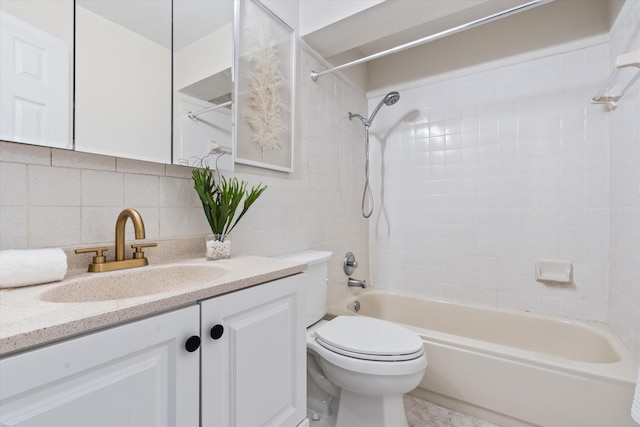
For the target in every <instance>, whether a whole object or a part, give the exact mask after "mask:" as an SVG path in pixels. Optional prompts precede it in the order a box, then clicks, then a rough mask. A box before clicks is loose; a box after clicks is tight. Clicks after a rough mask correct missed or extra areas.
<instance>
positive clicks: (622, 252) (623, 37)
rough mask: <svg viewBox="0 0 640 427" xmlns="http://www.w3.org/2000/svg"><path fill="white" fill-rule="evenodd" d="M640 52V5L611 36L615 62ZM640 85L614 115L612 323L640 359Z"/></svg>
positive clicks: (629, 6)
mask: <svg viewBox="0 0 640 427" xmlns="http://www.w3.org/2000/svg"><path fill="white" fill-rule="evenodd" d="M636 49H640V2H638V1H627V2H626V3H625V5H624V8H623V9H622V12H621V13H620V15H619V16H618V20H617V21H616V23H615V25H614V27H613V30H612V32H611V42H610V46H609V63H610V64H613V63H615V60H616V58H617V56H618V55H620V54H623V53H627V52H630V51H632V50H636ZM639 118H640V82H636V83H635V85H634V86H633V87H632V89H631V91H629V92H628V93H627V94H626V95H625V96H624V98H623V99H622V100H621V101H620V106H619V107H618V108H617V109H616V110H614V111H612V112H611V113H609V150H610V151H609V157H610V171H609V203H610V205H609V224H610V229H609V304H610V308H609V323H610V324H611V326H612V327H613V328H614V329H615V330H616V332H617V333H618V334H619V335H620V336H621V337H622V339H623V340H624V341H625V342H626V343H627V344H628V345H629V346H630V347H631V348H632V350H633V351H634V353H635V354H636V355H638V356H640V120H639Z"/></svg>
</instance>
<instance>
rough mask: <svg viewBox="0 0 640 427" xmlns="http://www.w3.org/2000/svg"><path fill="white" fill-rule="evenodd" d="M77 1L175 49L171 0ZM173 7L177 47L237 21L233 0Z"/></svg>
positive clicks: (178, 2) (180, 0)
mask: <svg viewBox="0 0 640 427" xmlns="http://www.w3.org/2000/svg"><path fill="white" fill-rule="evenodd" d="M76 4H77V5H78V6H81V7H84V8H86V9H88V10H91V11H92V12H94V13H96V14H98V15H101V16H102V17H104V18H106V19H108V20H110V21H113V22H115V23H117V24H118V25H121V26H123V27H125V28H127V29H129V30H131V31H134V32H136V33H138V34H140V35H141V36H143V37H145V38H147V39H149V40H153V41H154V42H156V43H158V44H160V45H162V46H165V47H166V48H167V49H170V48H171V0H153V1H149V0H76ZM173 8H174V9H173V13H174V20H173V21H174V22H173V25H174V27H173V31H174V41H173V43H174V48H175V49H176V50H180V49H182V48H183V47H184V46H187V45H189V44H191V43H192V42H193V41H195V40H198V39H200V38H202V37H203V36H205V35H207V34H209V33H211V32H212V31H215V30H216V29H218V28H220V27H221V26H223V25H224V24H226V23H228V22H232V21H233V2H232V1H211V0H174V5H173Z"/></svg>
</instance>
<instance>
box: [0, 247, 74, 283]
mask: <svg viewBox="0 0 640 427" xmlns="http://www.w3.org/2000/svg"><path fill="white" fill-rule="evenodd" d="M65 274H67V255H66V254H65V253H64V251H63V250H62V249H24V250H20V249H11V250H4V251H0V288H17V287H20V286H29V285H38V284H41V283H49V282H56V281H58V280H62V279H64V276H65Z"/></svg>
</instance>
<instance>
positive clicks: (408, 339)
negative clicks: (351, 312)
mask: <svg viewBox="0 0 640 427" xmlns="http://www.w3.org/2000/svg"><path fill="white" fill-rule="evenodd" d="M316 341H317V342H318V344H320V345H321V346H323V347H325V348H327V349H328V350H331V351H334V352H336V353H339V354H343V355H345V356H349V357H356V358H359V359H366V360H385V361H391V360H411V359H415V358H417V357H420V356H421V355H422V353H423V352H424V347H423V343H422V339H421V338H420V337H419V336H418V335H417V334H415V333H413V332H411V331H410V330H408V329H406V328H403V327H401V326H398V325H395V324H393V323H391V322H386V321H384V320H379V319H374V318H371V317H360V316H338V317H336V318H335V319H333V320H331V321H330V322H327V323H326V324H324V325H322V326H321V327H320V328H318V329H317V330H316Z"/></svg>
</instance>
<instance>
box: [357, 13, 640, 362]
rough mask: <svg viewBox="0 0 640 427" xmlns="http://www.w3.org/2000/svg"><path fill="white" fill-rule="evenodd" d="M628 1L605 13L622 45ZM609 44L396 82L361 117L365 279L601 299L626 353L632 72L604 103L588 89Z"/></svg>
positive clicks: (633, 275) (435, 288)
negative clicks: (365, 139) (384, 99)
mask: <svg viewBox="0 0 640 427" xmlns="http://www.w3.org/2000/svg"><path fill="white" fill-rule="evenodd" d="M638 6H639V3H638V2H635V1H630V2H627V4H626V6H625V9H624V10H623V11H622V12H621V14H620V16H625V17H626V18H623V19H622V21H624V22H623V23H620V22H619V23H617V24H616V25H617V28H619V30H617V31H618V32H620V33H622V34H623V35H621V36H620V38H621V39H622V40H623V42H624V44H625V47H624V48H622V49H621V50H622V51H624V50H625V49H627V48H629V47H630V46H631V45H633V46H635V48H640V46H639V43H638V33H637V31H638V18H637V16H638ZM630 9H633V11H630ZM629 16H631V18H630V17H629ZM633 31H635V33H633V34H632V32H633ZM631 39H633V41H632V42H631V41H630V40H631ZM615 44H616V43H614V42H612V47H611V51H612V52H611V53H610V47H609V43H606V42H605V43H601V44H597V45H592V46H589V47H586V48H582V49H578V50H573V51H567V52H563V53H558V54H555V55H550V56H545V57H540V58H530V59H529V60H526V61H520V62H518V63H515V64H513V63H512V64H508V63H507V61H505V64H503V66H501V67H497V68H493V69H490V70H484V71H477V72H474V73H470V74H467V75H465V76H461V77H457V78H452V79H444V80H443V79H440V80H439V81H434V82H423V83H422V84H420V85H419V86H418V87H413V88H409V89H404V90H401V99H400V101H399V102H398V103H397V104H395V105H394V106H392V107H385V110H384V111H381V112H380V113H379V115H378V116H377V117H376V123H374V126H373V127H372V130H375V136H376V140H375V143H374V144H373V147H374V157H375V160H376V161H375V163H376V165H375V166H374V167H373V169H372V170H373V171H375V172H374V173H375V178H376V179H375V181H376V182H375V188H376V191H377V192H378V193H379V194H377V195H376V198H377V199H378V200H381V203H382V207H381V210H380V212H379V213H377V215H376V217H375V218H373V220H372V221H371V225H370V256H371V275H372V283H374V284H375V285H376V286H378V287H383V288H391V289H394V290H401V291H410V292H417V293H421V294H426V295H429V296H431V297H436V298H444V299H448V300H457V301H470V302H479V303H481V304H485V305H490V306H497V307H506V308H512V309H522V310H531V311H536V312H543V313H551V314H558V315H564V316H569V317H572V318H582V319H592V320H600V321H605V320H607V319H608V313H609V311H611V314H612V317H613V319H614V323H617V324H619V325H621V328H618V329H619V331H620V332H621V336H623V338H624V339H625V342H627V344H629V345H630V346H633V347H634V348H635V352H636V354H638V353H640V352H639V351H638V344H637V341H634V340H633V339H632V338H631V336H633V335H635V336H636V337H637V336H638V333H639V330H640V329H639V328H638V313H639V312H640V310H639V309H638V295H639V293H640V290H639V289H638V288H639V285H638V277H640V275H639V274H638V272H639V270H638V265H640V259H639V255H640V247H639V244H640V243H639V239H638V229H639V227H638V223H639V221H640V216H639V215H638V185H639V183H640V180H639V178H638V170H639V169H640V168H639V166H638V164H640V162H639V161H638V160H640V159H639V158H638V153H639V151H638V150H639V145H640V141H639V138H638V135H639V133H638V117H640V114H639V110H638V107H637V105H638V86H639V85H638V84H636V88H634V92H633V93H629V94H627V96H626V97H625V99H623V101H622V102H621V105H620V107H619V108H618V110H616V111H614V112H612V113H610V112H607V110H606V109H605V108H604V107H602V106H600V105H592V104H591V103H590V99H591V97H592V96H593V95H594V94H595V92H596V91H597V90H598V88H599V87H600V85H602V84H603V82H604V80H605V79H606V77H607V76H608V74H609V71H610V69H611V67H612V64H613V61H614V58H615V56H616V55H617V54H618V53H614V52H613V51H614V50H620V49H619V48H617V47H614V46H615ZM379 99H380V98H377V99H372V100H370V104H369V107H370V109H371V108H373V107H374V106H375V105H376V104H377V102H378V101H379ZM374 128H375V129H374ZM610 130H611V134H610ZM610 136H611V139H612V142H611V147H612V149H611V153H610V152H609V138H610ZM613 139H615V141H613ZM610 155H611V161H612V164H611V166H610V164H609V156H610ZM610 170H611V175H610ZM610 180H611V185H610ZM610 201H611V203H612V206H611V210H610ZM610 216H611V221H610ZM610 224H611V226H610ZM610 234H611V244H612V245H611V258H609V253H610V250H609V249H610V247H609V240H610V237H609V236H610ZM537 259H553V260H568V261H570V262H571V263H572V264H573V268H574V284H573V285H545V284H542V283H539V282H536V281H535V280H534V262H535V260H537ZM610 262H611V268H609V266H610ZM610 282H611V292H610V285H609V283H610ZM610 296H611V298H612V301H611V310H609V305H610V300H609V298H610ZM632 312H633V314H632ZM631 324H634V325H635V326H632V325H631ZM636 340H637V338H636Z"/></svg>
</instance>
